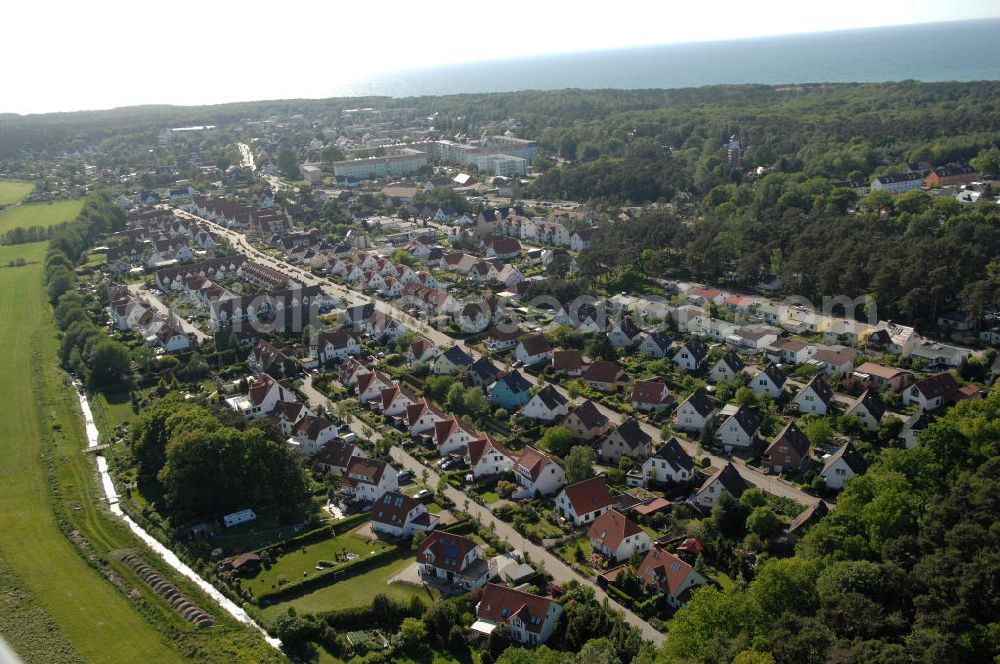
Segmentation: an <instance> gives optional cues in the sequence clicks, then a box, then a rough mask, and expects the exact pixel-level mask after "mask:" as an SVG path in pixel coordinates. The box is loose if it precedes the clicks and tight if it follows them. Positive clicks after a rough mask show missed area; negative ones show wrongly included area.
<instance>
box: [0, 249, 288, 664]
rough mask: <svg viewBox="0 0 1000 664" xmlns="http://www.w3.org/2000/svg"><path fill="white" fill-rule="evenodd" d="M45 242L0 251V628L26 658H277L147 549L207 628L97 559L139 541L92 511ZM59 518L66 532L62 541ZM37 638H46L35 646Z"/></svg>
mask: <svg viewBox="0 0 1000 664" xmlns="http://www.w3.org/2000/svg"><path fill="white" fill-rule="evenodd" d="M45 247H46V244H45V243H33V244H21V245H15V246H8V247H0V265H4V266H5V265H6V264H7V263H8V261H10V260H11V259H12V258H17V257H23V258H25V259H26V260H27V262H28V264H27V265H26V266H23V267H0V343H2V344H3V345H4V348H5V352H6V353H7V355H6V358H7V359H6V361H5V362H3V363H0V398H3V399H4V400H5V402H6V404H7V405H8V408H9V410H8V416H7V417H6V418H5V422H4V427H3V428H2V431H0V458H3V459H4V463H3V464H0V506H3V507H2V509H0V533H3V535H2V536H0V566H2V567H3V568H5V569H6V570H8V571H7V572H5V573H3V574H0V632H2V633H3V634H4V635H6V636H7V638H8V640H9V642H10V644H11V645H12V647H14V648H15V650H17V651H18V652H19V653H20V654H21V655H22V657H23V658H24V660H25V661H26V662H29V663H30V662H62V661H67V662H69V661H86V662H111V663H118V662H122V663H125V662H184V661H192V660H193V661H214V662H224V661H232V660H236V661H279V660H282V659H283V658H282V657H281V656H280V654H278V653H277V652H276V651H274V650H273V649H271V648H270V647H269V646H267V645H266V644H264V642H263V640H262V639H260V637H259V636H257V635H255V634H253V633H252V632H250V630H248V629H247V628H245V627H243V626H241V625H239V624H238V623H236V622H235V621H234V620H232V619H231V618H229V617H228V616H225V615H224V614H221V612H220V611H219V609H218V607H216V606H215V605H214V604H213V603H212V602H211V601H210V600H209V599H208V598H206V597H205V596H203V595H201V594H200V593H199V591H197V590H196V589H194V588H193V587H192V586H191V584H189V583H187V581H186V580H183V579H181V578H179V577H178V576H177V575H173V574H170V573H169V572H168V571H167V570H166V569H165V566H164V565H163V564H162V563H161V562H160V561H159V560H158V559H157V558H156V557H155V556H154V555H152V554H149V553H146V554H145V555H144V557H145V559H146V561H147V562H148V563H150V564H151V565H153V566H155V567H157V568H159V569H160V570H161V571H162V572H164V573H166V574H167V576H168V577H169V578H170V579H171V581H173V582H174V583H175V584H176V585H177V586H178V587H179V588H180V589H181V591H182V592H184V593H185V594H187V595H188V596H190V597H192V598H193V599H194V600H195V601H196V602H197V603H199V604H200V605H201V606H202V608H204V609H206V610H209V611H212V612H213V615H215V616H216V621H217V624H216V626H215V627H213V628H211V629H210V630H198V629H197V628H195V627H193V626H192V625H190V624H189V623H186V622H185V621H183V619H182V618H181V617H180V616H179V615H178V614H177V613H176V612H174V611H173V610H172V609H170V608H169V606H168V605H167V604H166V602H164V601H163V600H162V599H160V598H159V597H158V596H156V595H155V594H154V593H153V592H152V591H151V590H150V589H149V588H148V586H146V585H145V584H143V583H141V582H140V581H139V580H138V579H137V577H135V576H134V575H133V574H132V573H131V572H130V571H129V570H128V568H126V567H125V566H124V565H123V564H121V563H119V562H117V561H114V560H113V559H112V558H111V556H110V555H109V554H110V552H111V551H114V550H117V549H122V548H127V547H139V543H138V541H137V540H136V539H135V537H134V536H133V535H132V534H131V532H130V531H129V530H128V529H127V527H126V526H125V524H124V523H122V522H121V521H119V520H118V519H116V518H114V517H113V516H112V515H111V514H110V513H109V512H108V511H107V510H106V509H105V508H104V507H103V506H102V504H101V502H100V499H99V498H98V496H99V495H100V490H99V488H98V482H99V480H98V478H97V475H96V472H95V465H94V459H93V457H91V456H89V455H87V454H84V453H83V451H82V450H83V448H84V447H85V446H86V438H85V436H84V433H83V423H82V419H81V417H80V412H79V406H78V404H77V402H76V398H75V393H74V391H73V389H72V387H71V386H70V385H69V384H68V381H67V379H66V377H65V375H64V374H63V373H62V372H61V371H59V370H58V368H57V366H56V359H55V358H56V350H57V347H58V339H57V336H56V333H55V329H54V325H53V323H52V318H51V309H50V307H49V306H48V303H47V302H46V300H45V298H44V290H43V285H42V261H43V259H44V256H45ZM53 489H55V490H57V492H58V493H56V494H53ZM59 523H66V524H67V526H68V527H69V528H72V529H73V531H74V533H75V534H74V541H72V542H71V541H70V539H68V538H67V537H66V535H64V533H63V532H62V531H61V530H60V528H59V525H58V524H59ZM74 542H75V543H74ZM141 550H142V549H141V548H140V551H141ZM81 552H82V553H83V554H85V555H86V556H87V558H88V560H89V561H90V562H91V563H92V564H88V561H87V560H85V559H84V556H83V555H81ZM97 567H101V568H103V570H104V573H105V574H107V575H110V576H112V577H113V578H115V579H116V580H117V581H118V583H119V587H120V588H121V590H119V589H118V588H116V587H115V585H112V583H111V582H109V581H108V580H107V579H105V578H103V577H102V574H101V573H100V572H98V570H97V569H96V568H97ZM125 592H129V593H130V594H131V595H132V597H133V599H132V600H130V599H128V598H127V597H126V595H125ZM6 608H12V610H11V611H6V610H5V609H6ZM37 635H45V637H46V639H47V640H46V641H44V642H41V644H40V647H38V646H39V642H38V641H37V640H38V638H39V637H38V636H37ZM168 635H169V636H168ZM26 639H27V641H26V642H25V640H26Z"/></svg>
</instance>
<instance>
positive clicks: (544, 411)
mask: <svg viewBox="0 0 1000 664" xmlns="http://www.w3.org/2000/svg"><path fill="white" fill-rule="evenodd" d="M568 413H569V408H568V407H567V401H566V397H564V396H563V395H561V394H560V393H559V392H558V391H557V390H556V389H555V388H554V387H552V386H551V385H546V386H545V387H543V388H542V389H541V390H539V391H538V392H537V393H536V394H535V396H533V397H531V399H530V400H529V401H528V403H526V404H524V408H522V409H521V414H522V415H524V416H525V417H526V418H528V419H530V420H540V421H542V422H554V421H555V420H557V419H559V418H560V417H564V416H565V415H567V414H568Z"/></svg>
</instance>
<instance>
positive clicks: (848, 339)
mask: <svg viewBox="0 0 1000 664" xmlns="http://www.w3.org/2000/svg"><path fill="white" fill-rule="evenodd" d="M872 330H874V328H873V327H872V326H871V325H869V324H867V323H861V322H859V321H856V320H846V319H838V320H835V321H833V322H832V323H830V327H828V328H826V330H824V331H823V340H824V341H825V342H826V343H828V344H842V345H845V346H856V345H858V343H860V341H861V339H862V338H864V337H865V336H866V335H867V334H868V333H869V332H871V331H872Z"/></svg>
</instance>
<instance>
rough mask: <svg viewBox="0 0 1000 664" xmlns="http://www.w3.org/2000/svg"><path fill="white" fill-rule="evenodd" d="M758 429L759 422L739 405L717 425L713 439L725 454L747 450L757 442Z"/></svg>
mask: <svg viewBox="0 0 1000 664" xmlns="http://www.w3.org/2000/svg"><path fill="white" fill-rule="evenodd" d="M758 429H760V421H759V420H758V419H757V416H756V415H754V414H753V413H752V412H750V409H749V408H747V407H746V406H744V405H741V406H740V407H739V408H737V409H736V412H734V413H733V414H732V415H730V416H729V417H728V418H726V419H725V420H724V421H723V422H722V424H720V425H719V428H718V430H716V432H715V438H716V440H718V441H719V443H720V444H721V445H722V446H723V447H724V448H725V450H726V451H727V452H728V451H731V450H733V449H740V450H747V449H750V448H751V447H753V446H754V444H755V443H756V442H757V430H758Z"/></svg>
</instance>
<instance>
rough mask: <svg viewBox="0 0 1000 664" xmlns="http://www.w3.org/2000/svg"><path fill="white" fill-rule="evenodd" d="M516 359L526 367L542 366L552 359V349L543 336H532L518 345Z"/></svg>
mask: <svg viewBox="0 0 1000 664" xmlns="http://www.w3.org/2000/svg"><path fill="white" fill-rule="evenodd" d="M514 357H515V358H516V359H517V361H518V362H521V363H522V364H523V365H524V366H526V367H530V366H534V365H536V364H542V363H543V362H549V361H550V360H551V359H552V347H551V346H550V345H549V342H548V339H546V338H545V337H544V336H542V335H541V334H530V335H528V336H526V337H524V338H523V339H521V341H520V343H518V345H517V348H516V349H515V350H514Z"/></svg>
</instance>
